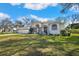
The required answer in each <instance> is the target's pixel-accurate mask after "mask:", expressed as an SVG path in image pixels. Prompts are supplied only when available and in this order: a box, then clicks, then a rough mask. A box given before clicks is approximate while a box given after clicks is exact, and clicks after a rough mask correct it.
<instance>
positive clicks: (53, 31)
mask: <svg viewBox="0 0 79 59" xmlns="http://www.w3.org/2000/svg"><path fill="white" fill-rule="evenodd" d="M52 25H53V24H50V26H49V34H60V26H59V24H57V30H52Z"/></svg>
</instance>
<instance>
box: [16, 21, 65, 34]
mask: <svg viewBox="0 0 79 59" xmlns="http://www.w3.org/2000/svg"><path fill="white" fill-rule="evenodd" d="M30 28H33V33H34V34H48V35H49V34H60V31H61V30H63V29H65V23H64V22H57V21H36V22H32V23H31V25H30V26H29V27H28V26H24V27H22V28H18V29H17V32H18V33H29V29H30Z"/></svg>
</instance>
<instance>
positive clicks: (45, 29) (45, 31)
mask: <svg viewBox="0 0 79 59" xmlns="http://www.w3.org/2000/svg"><path fill="white" fill-rule="evenodd" d="M47 29H48V28H47V26H45V27H44V33H45V34H46V35H47V34H48V31H47Z"/></svg>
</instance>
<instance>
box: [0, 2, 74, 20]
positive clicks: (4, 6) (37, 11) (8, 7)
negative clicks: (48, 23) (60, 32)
mask: <svg viewBox="0 0 79 59" xmlns="http://www.w3.org/2000/svg"><path fill="white" fill-rule="evenodd" d="M61 9H62V7H61V6H60V5H58V4H56V3H55V4H29V3H26V4H20V3H15V4H14V3H0V13H3V14H7V15H9V16H10V17H11V18H12V19H13V20H16V19H17V18H19V17H22V16H28V17H33V18H37V17H38V18H40V19H44V18H45V19H49V18H50V19H52V18H55V17H58V16H63V14H61V13H60V10H61ZM72 13H73V11H70V12H68V13H66V15H68V14H72Z"/></svg>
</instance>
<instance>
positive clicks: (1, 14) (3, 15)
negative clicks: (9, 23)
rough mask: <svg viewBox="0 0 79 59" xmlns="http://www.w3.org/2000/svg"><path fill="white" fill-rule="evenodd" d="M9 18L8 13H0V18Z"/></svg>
mask: <svg viewBox="0 0 79 59" xmlns="http://www.w3.org/2000/svg"><path fill="white" fill-rule="evenodd" d="M5 18H10V16H9V15H8V14H5V13H0V19H5Z"/></svg>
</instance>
